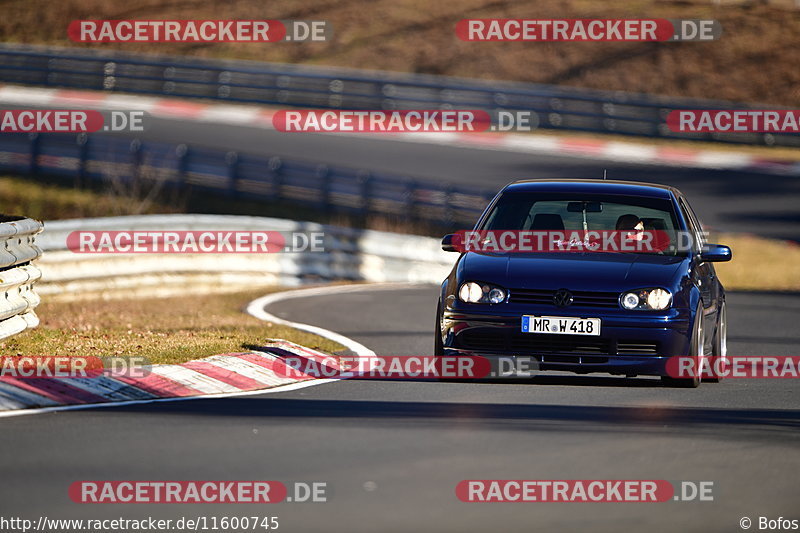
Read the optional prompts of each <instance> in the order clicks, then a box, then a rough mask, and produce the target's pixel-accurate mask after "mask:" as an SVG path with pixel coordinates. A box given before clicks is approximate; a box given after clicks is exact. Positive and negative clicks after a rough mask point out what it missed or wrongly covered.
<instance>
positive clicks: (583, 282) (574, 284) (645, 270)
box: [459, 252, 688, 291]
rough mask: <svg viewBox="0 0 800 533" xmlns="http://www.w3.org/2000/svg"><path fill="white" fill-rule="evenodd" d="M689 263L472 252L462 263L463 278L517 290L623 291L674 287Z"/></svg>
mask: <svg viewBox="0 0 800 533" xmlns="http://www.w3.org/2000/svg"><path fill="white" fill-rule="evenodd" d="M687 261H688V260H687V259H686V258H685V257H671V256H663V255H646V254H623V253H620V254H607V253H577V252H576V253H570V252H565V253H548V254H487V253H477V252H468V253H466V254H464V256H463V257H462V258H461V262H460V264H459V279H460V280H461V281H468V280H475V281H484V282H490V283H497V284H498V285H501V286H503V287H506V288H519V289H559V288H568V289H572V290H595V291H624V290H629V289H634V288H645V287H658V286H661V287H671V286H672V285H673V283H674V280H675V277H676V273H677V272H678V270H679V269H681V266H682V265H683V266H684V267H685V263H686V262H687Z"/></svg>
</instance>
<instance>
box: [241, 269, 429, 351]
mask: <svg viewBox="0 0 800 533" xmlns="http://www.w3.org/2000/svg"><path fill="white" fill-rule="evenodd" d="M415 286H416V285H414V284H411V283H371V284H369V285H333V286H325V287H311V288H309V289H300V290H295V291H284V292H276V293H274V294H268V295H266V296H262V297H261V298H257V299H255V300H253V301H252V302H250V304H249V305H248V306H247V312H248V313H249V314H251V315H253V316H254V317H256V318H258V319H260V320H264V321H265V322H273V323H276V324H283V325H284V326H289V327H292V328H295V329H299V330H302V331H307V332H309V333H313V334H315V335H319V336H320V337H325V338H326V339H330V340H332V341H333V342H338V343H339V344H341V345H342V346H345V347H346V348H347V349H348V350H350V351H352V352H353V353H355V354H356V355H360V356H365V357H366V356H374V355H375V352H373V351H372V350H370V349H369V348H367V347H366V346H364V345H363V344H361V343H360V342H357V341H354V340H353V339H351V338H349V337H345V336H344V335H340V334H338V333H336V332H333V331H330V330H327V329H324V328H321V327H318V326H312V325H309V324H301V323H299V322H292V321H291V320H285V319H283V318H280V317H277V316H275V315H273V314H272V313H269V312H267V311H266V310H265V309H264V308H265V307H267V306H268V305H272V304H274V303H277V302H281V301H284V300H293V299H295V298H307V297H310V296H327V295H329V294H342V293H348V292H362V291H385V290H393V289H405V288H410V287H415Z"/></svg>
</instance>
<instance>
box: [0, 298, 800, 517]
mask: <svg viewBox="0 0 800 533" xmlns="http://www.w3.org/2000/svg"><path fill="white" fill-rule="evenodd" d="M436 296H437V288H436V287H432V286H428V287H420V288H415V289H403V290H394V291H370V290H368V289H367V290H364V291H359V292H353V293H347V294H341V295H335V296H332V295H327V296H316V297H309V298H303V299H297V300H288V301H284V302H281V303H280V304H276V305H274V306H273V307H272V308H270V309H269V310H270V311H271V312H273V313H275V314H277V315H278V316H281V317H285V318H288V319H290V320H294V321H300V322H304V323H310V324H314V325H318V326H322V327H325V328H328V329H332V330H335V331H337V332H340V333H343V334H345V335H347V336H350V337H351V338H353V339H355V340H357V341H359V342H361V343H363V344H365V345H366V346H367V347H369V348H371V349H373V350H375V351H376V352H377V353H378V354H381V355H383V354H398V355H402V354H417V355H418V354H428V353H430V350H431V349H432V335H431V330H432V327H433V322H434V312H435V301H436ZM729 314H730V317H729V319H730V334H729V339H730V352H731V353H732V354H759V355H763V354H765V353H769V354H774V355H778V354H796V353H797V352H796V348H797V346H798V341H800V337H798V334H797V329H796V327H795V325H796V323H797V320H798V318H800V298H798V297H797V296H792V295H774V294H754V293H749V294H748V293H741V294H736V293H734V294H730V295H729ZM798 393H800V382H798V381H797V380H792V379H784V380H777V379H772V380H735V379H729V380H726V381H724V382H723V383H721V384H703V385H701V387H700V388H699V389H692V390H681V389H671V388H665V387H662V386H661V383H660V382H659V381H658V380H656V379H653V378H644V377H640V378H632V379H628V378H622V377H612V376H609V375H603V374H597V375H590V376H574V375H569V374H564V375H561V374H550V375H546V376H541V377H537V378H534V379H533V380H530V381H524V382H510V383H438V382H427V381H404V380H403V381H401V380H394V381H366V380H360V381H357V380H345V381H336V382H333V383H326V384H322V385H318V386H315V387H310V388H306V389H302V390H297V391H293V392H285V393H275V394H265V395H256V396H248V397H242V398H226V399H207V400H200V401H185V402H170V403H160V404H149V405H140V406H128V407H111V408H104V409H93V410H86V411H70V412H62V413H51V414H42V415H36V416H29V417H17V418H10V419H4V420H0V426H2V431H0V449H1V450H3V452H4V453H3V454H2V459H0V469H2V472H3V474H2V476H3V483H2V485H0V487H2V488H0V516H24V517H29V518H32V519H36V518H37V517H38V516H39V515H40V514H41V515H45V516H48V517H51V518H54V517H55V518H70V517H72V518H114V517H125V518H143V517H146V516H157V517H163V518H172V519H176V518H178V517H180V516H189V517H195V516H203V515H205V516H211V515H215V516H237V515H238V516H244V515H249V516H252V515H262V516H263V515H270V516H278V517H279V518H280V523H281V530H283V531H364V532H367V531H544V530H549V531H621V530H630V531H645V530H646V531H681V530H682V531H740V529H739V520H740V519H741V518H742V517H744V516H747V517H749V518H751V519H752V520H754V521H755V522H756V523H757V520H758V517H760V516H766V517H770V518H777V517H779V516H783V517H789V518H800V516H798V511H797V509H798V508H797V496H798V481H797V477H796V474H797V471H798V469H799V468H800V454H798V451H797V450H798V445H800V432H799V431H798V426H800V410H798V408H797V407H798V404H797V398H798ZM101 479H120V480H123V479H127V480H130V479H133V480H187V479H204V480H211V479H231V480H233V479H271V480H279V481H282V482H284V483H286V484H290V483H292V482H294V481H307V482H310V481H322V482H326V483H327V484H328V487H329V489H328V492H329V495H330V498H329V501H328V502H327V503H315V504H312V503H303V504H297V503H282V504H276V505H266V506H253V505H239V506H235V505H233V506H231V505H221V506H220V505H217V506H205V507H203V506H198V505H127V506H125V505H78V504H75V503H72V502H71V501H70V500H69V498H68V496H67V489H68V487H69V485H70V483H72V482H74V481H77V480H101ZM464 479H665V480H668V481H671V482H673V484H678V482H681V481H694V482H699V481H713V483H714V485H713V497H714V501H712V502H708V501H706V502H697V501H691V502H681V501H670V502H665V503H646V504H644V503H613V504H612V503H591V504H590V503H505V504H498V503H462V502H459V501H458V500H457V498H456V496H455V486H456V484H457V483H458V482H459V481H461V480H464ZM753 529H755V526H754V527H753Z"/></svg>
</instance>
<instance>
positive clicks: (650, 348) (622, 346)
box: [617, 342, 658, 355]
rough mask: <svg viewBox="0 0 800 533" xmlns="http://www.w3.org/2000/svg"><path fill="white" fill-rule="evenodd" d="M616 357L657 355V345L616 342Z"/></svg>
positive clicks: (651, 343) (652, 343)
mask: <svg viewBox="0 0 800 533" xmlns="http://www.w3.org/2000/svg"><path fill="white" fill-rule="evenodd" d="M617 354H618V355H658V344H657V343H655V342H618V343H617Z"/></svg>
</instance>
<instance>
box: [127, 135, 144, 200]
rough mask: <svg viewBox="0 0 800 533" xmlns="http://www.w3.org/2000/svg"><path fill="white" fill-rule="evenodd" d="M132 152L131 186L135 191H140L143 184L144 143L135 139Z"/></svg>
mask: <svg viewBox="0 0 800 533" xmlns="http://www.w3.org/2000/svg"><path fill="white" fill-rule="evenodd" d="M130 152H131V185H132V186H133V187H134V190H136V191H140V190H141V189H139V187H140V186H141V182H142V141H140V140H139V139H134V140H132V141H131V145H130Z"/></svg>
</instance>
